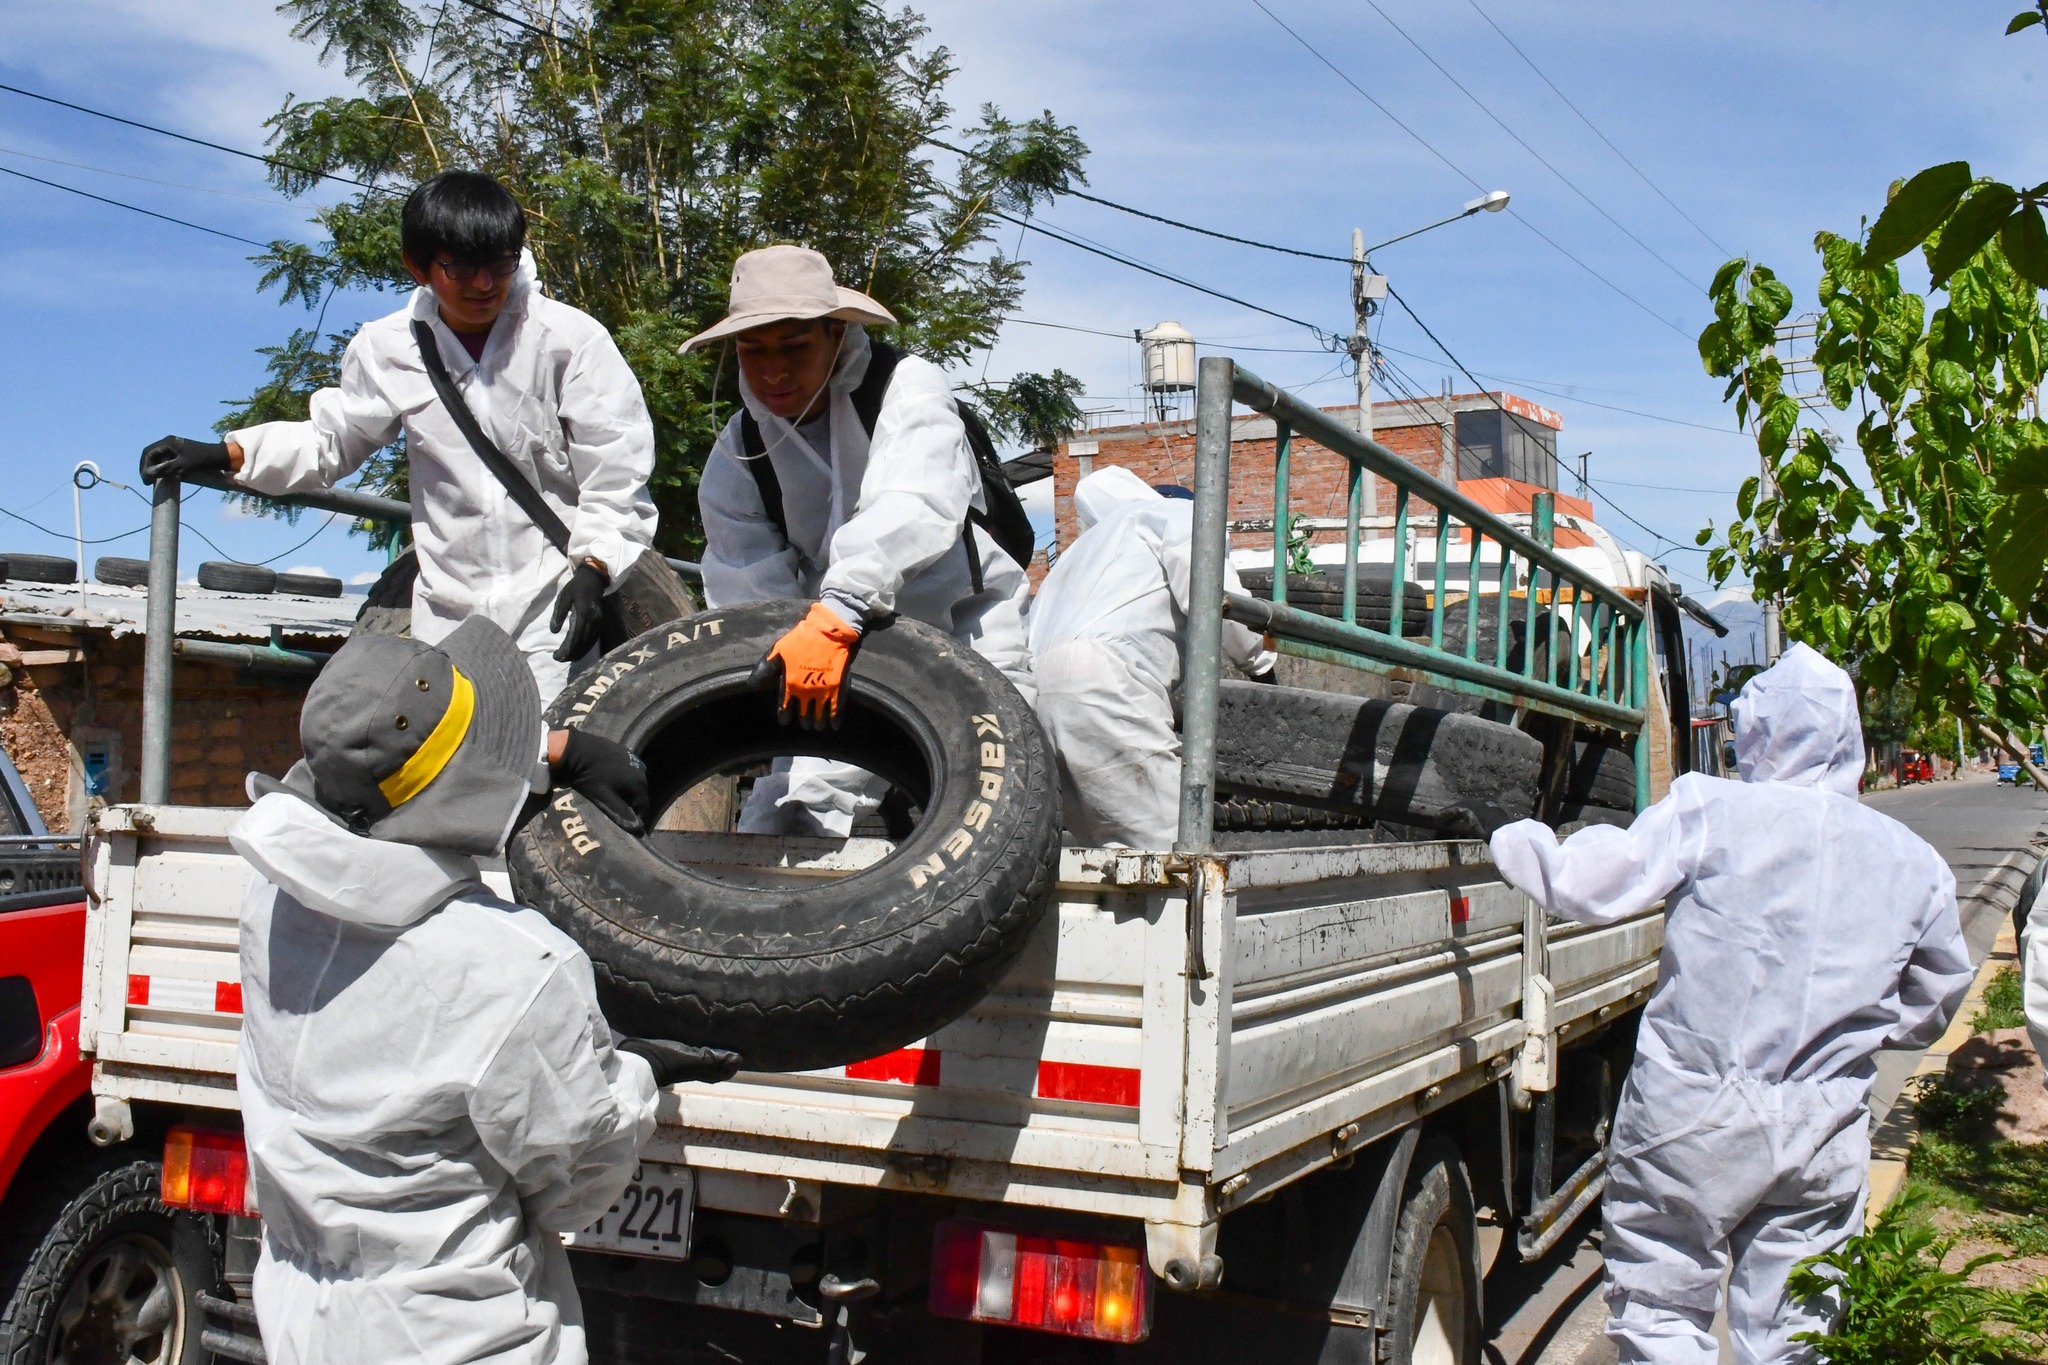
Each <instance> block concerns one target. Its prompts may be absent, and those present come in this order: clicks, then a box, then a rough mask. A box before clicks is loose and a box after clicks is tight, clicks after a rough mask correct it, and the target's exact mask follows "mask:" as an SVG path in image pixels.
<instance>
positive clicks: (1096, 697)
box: [1031, 466, 1273, 849]
mask: <svg viewBox="0 0 2048 1365" xmlns="http://www.w3.org/2000/svg"><path fill="white" fill-rule="evenodd" d="M1074 516H1075V520H1076V521H1078V522H1079V523H1080V526H1081V528H1082V530H1081V534H1080V535H1079V536H1077V537H1076V538H1075V540H1074V543H1073V544H1071V545H1069V546H1068V547H1067V548H1066V550H1065V551H1064V552H1062V553H1061V555H1060V558H1059V563H1057V564H1055V565H1054V566H1053V569H1052V572H1051V573H1049V574H1047V575H1046V577H1045V582H1044V583H1043V584H1041V585H1040V586H1039V590H1038V600H1037V601H1036V602H1034V603H1033V604H1032V608H1031V653H1032V659H1033V665H1032V666H1033V672H1034V680H1035V681H1036V683H1037V684H1038V715H1039V719H1040V720H1042V721H1043V722H1044V723H1045V727H1046V732H1047V733H1048V734H1049V735H1050V736H1051V738H1052V741H1053V750H1054V752H1055V754H1056V755H1057V756H1058V758H1059V763H1060V774H1061V777H1060V784H1061V785H1060V794H1061V810H1062V815H1063V817H1064V819H1065V822H1066V827H1067V829H1068V831H1069V832H1070V833H1072V834H1073V835H1074V837H1075V838H1077V839H1079V840H1080V841H1081V842H1083V843H1094V844H1107V843H1118V844H1126V845H1129V846H1131V847H1135V848H1147V849H1166V848H1171V847H1172V846H1173V840H1174V836H1175V834H1176V832H1177V829H1178V826H1179V821H1180V736H1179V735H1178V734H1177V733H1176V732H1175V730H1174V726H1173V698H1172V691H1173V688H1174V686H1175V685H1176V684H1177V683H1178V682H1179V681H1180V676H1181V635H1182V630H1183V628H1184V626H1185V624H1186V621H1187V614H1188V591H1189V589H1188V579H1189V575H1190V572H1191V564H1190V555H1191V553H1192V546H1193V540H1194V504H1193V503H1190V502H1186V501H1182V500H1179V499H1170V498H1164V497H1161V496H1160V495H1159V494H1158V493H1157V492H1155V491H1154V490H1153V489H1152V488H1150V487H1149V486H1148V485H1147V484H1146V483H1145V481H1144V480H1143V479H1140V478H1139V477H1138V476H1137V475H1136V474H1133V473H1132V472H1131V471H1130V470H1128V469H1123V468H1120V467H1117V466H1111V467H1109V468H1107V469H1100V470H1097V471H1096V472H1095V473H1093V474H1090V475H1089V476H1088V477H1087V478H1085V479H1082V480H1081V481H1080V483H1078V484H1076V485H1075V487H1074ZM1223 579H1224V587H1225V588H1226V589H1227V590H1229V591H1232V592H1242V591H1244V585H1243V583H1242V582H1241V581H1240V580H1239V579H1238V576H1237V571H1236V570H1234V569H1232V568H1231V567H1230V566H1229V564H1228V563H1227V562H1226V563H1225V565H1224V571H1223ZM1222 646H1223V654H1224V657H1225V658H1226V659H1227V660H1229V662H1231V663H1233V664H1236V665H1237V666H1238V667H1240V668H1243V669H1245V670H1247V671H1250V672H1263V671H1265V670H1266V669H1268V668H1271V667H1272V666H1273V656H1272V654H1271V653H1269V652H1268V651H1267V650H1266V649H1265V647H1264V642H1263V641H1262V640H1261V639H1260V638H1259V637H1258V636H1257V635H1255V634H1253V633H1252V632H1251V631H1249V630H1246V629H1245V628H1244V627H1243V626H1241V625H1238V624H1237V623H1235V622H1232V621H1225V622H1224V623H1223V637H1222Z"/></svg>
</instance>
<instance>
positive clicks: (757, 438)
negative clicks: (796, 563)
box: [740, 404, 789, 541]
mask: <svg viewBox="0 0 2048 1365" xmlns="http://www.w3.org/2000/svg"><path fill="white" fill-rule="evenodd" d="M740 453H741V454H742V455H743V456H744V457H745V458H743V459H742V460H741V461H740V463H741V464H743V465H745V466H746V467H747V472H748V473H749V474H752V475H753V476H754V487H755V489H756V490H758V491H759V493H760V494H761V510H762V511H764V512H766V513H767V514H768V520H770V521H772V522H774V523H775V529H776V530H777V531H780V532H781V533H782V538H783V540H784V541H787V540H788V539H789V516H788V514H786V513H785V512H784V511H783V510H782V480H781V478H780V477H779V476H777V474H776V473H775V461H773V460H771V459H769V458H768V441H767V439H766V438H765V437H763V436H762V435H761V424H760V423H759V422H756V421H755V420H754V414H753V413H751V412H749V411H747V408H746V405H745V404H741V405H740Z"/></svg>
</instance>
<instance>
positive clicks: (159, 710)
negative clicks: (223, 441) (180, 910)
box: [141, 474, 704, 806]
mask: <svg viewBox="0 0 2048 1365" xmlns="http://www.w3.org/2000/svg"><path fill="white" fill-rule="evenodd" d="M188 482H189V483H194V484H197V485H199V486H200V487H202V488H211V489H213V490H215V491H216V492H221V493H234V494H237V495H239V496H241V497H248V498H256V499H259V500H261V501H263V502H268V503H273V504H275V505H277V506H279V507H307V508H312V509H314V510H316V511H321V512H338V513H341V514H342V515H344V516H351V517H354V518H355V519H356V520H358V521H381V522H385V523H387V524H389V525H393V526H405V525H408V524H410V523H411V521H412V507H411V506H410V505H409V504H407V503H403V502H400V501H398V499H396V498H386V497H381V496H379V495H378V494H375V493H365V492H363V491H362V490H360V489H356V488H321V489H314V490H311V491H309V492H305V493H290V494H269V493H259V492H257V491H256V490H255V489H252V488H244V487H243V486H242V485H240V484H238V483H236V482H235V481H234V480H233V479H230V478H226V477H224V476H222V475H218V474H198V475H194V476H192V477H191V478H190V479H186V480H179V479H171V478H165V479H158V480H157V481H156V484H155V486H154V497H153V498H152V500H151V506H150V515H149V586H148V593H149V615H148V618H147V629H146V630H145V631H144V645H143V660H142V793H141V795H142V802H143V804H145V805H158V806H162V805H169V804H170V799H171V668H172V664H173V663H174V661H175V660H177V659H178V658H180V657H184V658H189V659H200V660H205V661H208V662H211V663H222V664H231V665H234V666H236V667H241V668H268V669H273V670H277V671H280V672H290V673H308V672H318V671H319V669H320V667H321V665H323V664H325V663H326V661H327V660H326V656H324V655H321V654H316V653H313V652H310V651H307V650H300V649H286V648H285V647H284V646H283V644H282V643H280V641H279V639H278V638H277V637H278V632H277V631H276V630H275V629H273V630H272V632H271V641H270V643H269V644H268V645H267V646H265V645H233V644H221V643H219V642H217V641H212V640H181V639H179V638H178V514H179V509H180V507H181V506H182V505H183V499H184V484H185V483H188ZM668 562H669V564H670V566H671V567H673V568H674V569H675V571H676V572H677V573H679V574H681V575H682V576H683V578H684V579H685V580H687V581H690V582H693V583H702V582H703V579H704V575H703V571H702V570H701V569H700V568H699V566H698V565H696V564H695V563H693V562H691V561H690V560H687V559H671V560H669V561H668Z"/></svg>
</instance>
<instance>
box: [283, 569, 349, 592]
mask: <svg viewBox="0 0 2048 1365" xmlns="http://www.w3.org/2000/svg"><path fill="white" fill-rule="evenodd" d="M276 590H277V591H278V592H281V593H288V594H290V595H291V596H293V597H339V596H341V580H340V579H339V578H329V577H328V576H327V575H326V574H324V573H281V574H279V575H278V576H277V589H276Z"/></svg>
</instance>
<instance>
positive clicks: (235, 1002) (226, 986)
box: [213, 981, 242, 1014]
mask: <svg viewBox="0 0 2048 1365" xmlns="http://www.w3.org/2000/svg"><path fill="white" fill-rule="evenodd" d="M213 1007H214V1008H215V1009H217V1010H219V1011H220V1012H221V1013H222V1014H240V1013H241V1012H242V983H241V982H239V981H216V982H214V983H213Z"/></svg>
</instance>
